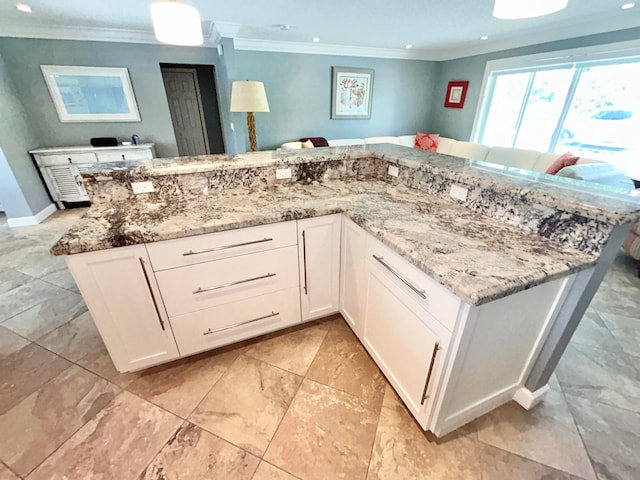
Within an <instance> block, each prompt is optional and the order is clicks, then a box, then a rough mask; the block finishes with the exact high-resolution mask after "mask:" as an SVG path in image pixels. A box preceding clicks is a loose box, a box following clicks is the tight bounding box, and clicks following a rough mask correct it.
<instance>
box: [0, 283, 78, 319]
mask: <svg viewBox="0 0 640 480" xmlns="http://www.w3.org/2000/svg"><path fill="white" fill-rule="evenodd" d="M30 278H31V277H30ZM60 292H67V290H63V289H61V288H60V287H56V286H55V285H51V284H50V283H47V282H43V281H42V280H38V279H37V278H31V280H29V281H28V282H25V283H22V284H20V285H19V286H17V287H15V288H11V289H9V290H7V291H5V292H3V293H0V323H3V322H5V321H6V320H8V319H10V318H11V317H14V316H15V315H17V314H19V313H21V312H24V311H26V310H29V309H30V308H32V307H35V306H36V305H39V304H41V303H42V302H44V301H46V300H51V299H53V298H55V297H56V296H57V295H58V294H60Z"/></svg>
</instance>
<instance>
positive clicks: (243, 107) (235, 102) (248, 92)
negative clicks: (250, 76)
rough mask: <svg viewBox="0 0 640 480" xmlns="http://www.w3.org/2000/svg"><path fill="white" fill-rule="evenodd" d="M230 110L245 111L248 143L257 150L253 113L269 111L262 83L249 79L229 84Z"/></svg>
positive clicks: (252, 149)
mask: <svg viewBox="0 0 640 480" xmlns="http://www.w3.org/2000/svg"><path fill="white" fill-rule="evenodd" d="M231 111H232V112H247V130H249V144H250V145H251V151H252V152H255V151H256V150H258V141H257V140H256V119H255V117H254V115H253V113H254V112H268V111H269V102H267V94H266V92H265V91H264V83H262V82H253V81H249V80H246V81H239V82H233V84H232V85H231Z"/></svg>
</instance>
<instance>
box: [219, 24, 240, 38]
mask: <svg viewBox="0 0 640 480" xmlns="http://www.w3.org/2000/svg"><path fill="white" fill-rule="evenodd" d="M214 24H215V26H216V29H217V30H218V32H219V33H220V36H222V37H225V38H235V37H236V36H237V35H238V32H239V31H240V28H242V24H240V23H232V22H214Z"/></svg>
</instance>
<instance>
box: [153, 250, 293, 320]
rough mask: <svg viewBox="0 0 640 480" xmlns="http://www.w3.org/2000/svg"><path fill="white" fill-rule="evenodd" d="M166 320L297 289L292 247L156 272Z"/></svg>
mask: <svg viewBox="0 0 640 480" xmlns="http://www.w3.org/2000/svg"><path fill="white" fill-rule="evenodd" d="M156 278H157V279H158V284H159V285H160V291H161V292H162V297H163V299H164V303H165V307H166V308H167V313H168V314H169V316H170V317H173V316H176V315H182V314H185V313H188V312H194V311H196V310H203V309H205V308H209V307H213V306H216V305H221V304H223V303H230V302H235V301H237V300H241V299H244V298H250V297H254V296H256V295H263V294H265V293H270V292H274V291H277V290H282V289H285V288H289V287H294V286H298V284H299V281H298V250H297V248H296V247H295V246H292V247H284V248H278V249H276V250H269V251H266V252H260V253H253V254H250V255H243V256H240V257H232V258H226V259H223V260H217V261H215V262H207V263H200V264H198V265H190V266H188V267H181V268H175V269H172V270H164V271H162V272H158V273H156Z"/></svg>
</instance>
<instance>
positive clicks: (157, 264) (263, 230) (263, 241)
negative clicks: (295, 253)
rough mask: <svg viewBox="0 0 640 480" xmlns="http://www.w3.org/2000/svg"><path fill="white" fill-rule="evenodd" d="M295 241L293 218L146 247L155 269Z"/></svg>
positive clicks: (191, 263)
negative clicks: (289, 220) (291, 220)
mask: <svg viewBox="0 0 640 480" xmlns="http://www.w3.org/2000/svg"><path fill="white" fill-rule="evenodd" d="M297 242H298V237H297V228H296V222H295V221H293V222H283V223H273V224H270V225H261V226H259V227H248V228H242V229H240V230H228V231H226V232H217V233H208V234H205V235H197V236H195V237H187V238H179V239H176V240H169V241H166V242H158V243H150V244H148V245H147V251H148V252H149V257H150V258H151V264H152V265H153V269H154V270H155V271H156V272H157V271H160V270H166V269H169V268H175V267H182V266H185V265H194V264H198V263H203V262H210V261H211V260H219V259H221V258H228V257H235V256H238V255H245V254H247V253H255V252H261V251H265V250H271V249H274V248H280V247H286V246H290V245H297Z"/></svg>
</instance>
